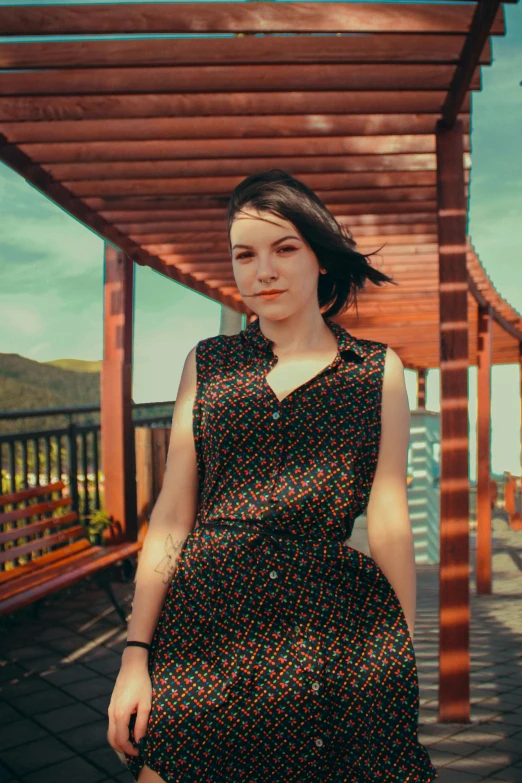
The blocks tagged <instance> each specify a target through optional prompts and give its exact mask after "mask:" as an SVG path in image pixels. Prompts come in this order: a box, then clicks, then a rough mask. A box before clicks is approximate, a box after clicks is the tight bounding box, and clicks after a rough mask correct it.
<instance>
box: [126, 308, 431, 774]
mask: <svg viewBox="0 0 522 783" xmlns="http://www.w3.org/2000/svg"><path fill="white" fill-rule="evenodd" d="M323 318H324V320H325V323H326V324H327V325H328V326H329V327H330V329H331V330H332V332H333V334H334V335H335V337H336V338H337V343H338V352H337V356H336V357H335V359H334V361H333V362H332V363H331V364H330V365H329V366H328V367H325V368H324V369H323V370H322V371H320V372H319V373H318V374H317V375H316V376H315V377H313V378H311V379H310V380H308V381H307V382H305V383H304V384H302V385H301V386H299V387H298V388H297V389H295V390H294V391H292V392H291V393H290V394H289V395H288V396H287V397H285V398H284V399H283V400H282V401H279V399H278V398H277V396H276V394H275V393H274V391H273V390H272V389H271V387H270V386H269V385H268V383H267V381H266V380H265V376H266V375H267V373H268V371H269V370H270V369H271V368H272V367H273V366H274V365H275V364H276V362H277V357H276V356H275V355H274V353H273V351H272V347H271V346H272V343H271V342H270V341H269V340H268V338H266V337H265V335H264V334H263V332H262V331H261V329H260V326H259V321H258V320H255V321H253V322H251V323H250V324H249V325H248V326H247V327H246V329H244V330H243V331H241V332H240V333H239V334H234V335H217V336H213V337H209V338H207V339H204V340H201V341H200V342H199V343H198V344H197V347H196V364H197V395H196V399H195V401H194V407H193V431H194V439H195V444H196V454H197V469H198V476H199V482H200V484H199V486H200V496H199V504H198V511H197V519H196V523H195V527H194V529H193V530H192V531H191V533H190V534H189V536H188V537H187V538H186V540H185V542H184V544H183V547H182V550H181V553H180V555H179V558H178V561H177V566H176V570H175V573H174V576H173V577H172V580H171V583H170V585H169V589H168V592H167V594H166V598H165V603H164V606H163V608H162V611H161V614H160V617H159V621H158V624H157V627H156V630H155V633H154V636H153V639H152V646H151V651H150V654H149V672H150V676H151V681H152V708H151V712H150V716H149V721H148V726H147V733H146V736H145V741H144V742H143V743H142V746H141V747H140V754H139V756H132V755H129V754H125V758H126V761H127V765H128V768H129V770H130V771H131V773H132V775H133V777H134V779H136V780H137V778H138V774H139V772H140V770H141V768H142V767H143V765H144V764H147V765H148V766H149V767H150V768H151V769H153V770H155V771H156V772H157V773H158V775H159V776H160V777H161V778H162V780H164V781H169V783H174V781H176V783H318V782H319V781H321V782H324V783H326V782H328V783H377V781H381V782H382V783H421V782H422V783H428V782H429V781H433V780H435V778H437V777H438V774H437V772H436V770H435V768H434V766H433V765H432V763H431V761H430V758H429V755H428V752H427V750H426V748H425V747H424V746H423V745H422V744H421V743H420V742H419V741H418V737H417V731H418V715H419V686H418V676H417V667H416V661H415V653H414V648H413V642H412V639H411V636H410V634H409V631H408V626H407V623H406V618H405V615H404V613H403V610H402V608H401V604H400V602H399V599H398V596H397V594H396V592H395V590H394V588H393V587H392V585H391V583H390V581H389V580H388V579H387V578H386V576H385V575H384V573H383V571H382V570H381V569H380V568H379V566H378V565H377V563H376V562H375V560H373V559H372V558H371V557H369V556H368V555H365V554H363V553H361V552H359V551H358V550H356V549H354V548H351V547H350V546H349V545H348V544H347V543H346V541H347V539H349V537H350V535H351V531H352V527H353V524H354V520H355V518H356V517H357V516H358V515H359V514H361V512H362V511H363V510H364V509H365V507H366V506H367V504H368V500H369V494H370V489H371V486H372V482H373V477H374V474H375V468H376V464H377V456H378V447H379V438H380V431H381V394H382V382H383V374H384V360H385V355H386V348H387V346H386V345H385V344H384V343H380V342H376V341H371V340H365V339H361V338H356V337H354V336H352V335H351V334H349V332H347V331H346V329H344V327H342V326H341V325H340V324H337V323H336V322H335V321H333V320H332V319H331V318H327V317H325V316H324V315H323ZM132 729H133V721H131V726H130V732H129V733H130V737H131V740H132V741H133V743H134V738H133V734H132ZM134 744H135V743H134Z"/></svg>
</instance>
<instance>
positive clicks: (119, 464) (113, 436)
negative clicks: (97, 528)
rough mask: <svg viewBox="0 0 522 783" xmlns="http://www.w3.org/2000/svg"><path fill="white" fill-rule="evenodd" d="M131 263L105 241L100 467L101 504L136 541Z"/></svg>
mask: <svg viewBox="0 0 522 783" xmlns="http://www.w3.org/2000/svg"><path fill="white" fill-rule="evenodd" d="M133 295H134V267H133V262H132V261H131V260H130V259H129V258H127V256H126V255H125V254H124V253H121V252H120V251H118V250H115V249H114V248H113V247H112V246H111V245H109V244H106V245H105V275H104V345H103V363H102V373H101V439H102V467H103V472H104V474H105V503H104V505H105V508H106V510H107V511H108V513H109V514H110V515H112V516H113V518H114V520H115V521H116V522H117V523H118V524H119V525H120V526H121V539H122V540H126V541H136V540H137V535H138V525H137V510H136V457H135V445H134V429H133V424H132V327H133V309H134V302H133Z"/></svg>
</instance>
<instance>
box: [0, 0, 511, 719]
mask: <svg viewBox="0 0 522 783" xmlns="http://www.w3.org/2000/svg"><path fill="white" fill-rule="evenodd" d="M503 33H504V16H503V6H502V3H501V2H500V1H499V0H480V1H479V2H462V3H460V4H445V3H419V4H410V3H407V4H406V3H400V2H398V3H391V4H382V3H378V2H375V3H372V2H365V3H350V2H335V3H328V2H321V3H314V2H311V3H310V2H305V3H285V2H281V3H279V2H278V3H272V2H266V3H248V2H246V3H241V2H239V3H172V4H171V3H158V4H153V3H150V4H149V3H147V4H129V5H126V4H115V5H105V4H98V5H97V4H94V5H90V4H88V5H58V6H4V7H0V35H4V36H12V37H13V38H12V42H10V43H3V44H0V68H1V69H4V72H3V73H2V79H1V81H0V159H1V160H3V161H4V162H5V163H6V164H7V165H8V166H10V167H11V168H12V169H14V170H15V171H17V172H18V173H19V174H20V175H21V176H23V177H24V178H25V179H26V180H27V181H28V182H30V183H31V184H32V185H34V186H35V187H36V188H38V189H39V190H40V191H41V192H42V193H44V194H45V195H46V196H47V197H49V198H50V199H51V200H53V201H54V202H55V203H57V204H59V205H60V206H61V207H63V208H64V209H65V210H66V211H67V212H68V213H69V214H71V215H73V216H74V217H76V218H77V219H79V220H80V221H81V222H82V223H83V224H84V225H86V226H88V227H90V228H91V229H93V230H94V231H95V232H96V233H97V234H98V235H99V236H100V237H102V238H103V239H104V240H105V241H106V243H107V244H106V258H105V346H104V348H105V350H104V360H103V372H102V436H103V444H104V445H103V465H104V470H105V475H106V485H107V489H106V506H107V507H108V509H109V511H111V512H112V513H113V515H114V516H115V517H116V518H117V519H119V520H120V521H121V522H122V523H123V524H124V526H125V530H126V535H127V537H128V538H130V539H132V538H133V537H134V538H135V537H136V535H137V523H136V489H135V479H134V476H135V466H134V444H133V439H132V435H133V430H132V423H131V379H132V308H133V303H132V290H133V269H134V263H137V264H141V265H144V266H148V267H150V268H151V269H154V270H156V271H158V272H160V273H161V274H163V275H164V276H165V277H167V278H170V279H172V280H175V281H176V282H178V283H181V284H183V285H185V286H187V287H189V288H191V289H192V290H194V291H196V292H198V293H200V294H203V295H205V296H208V297H210V298H212V299H214V300H215V301H217V302H220V303H221V304H222V305H223V306H226V307H227V308H230V309H231V310H235V311H237V312H238V313H242V312H245V313H247V314H250V311H249V309H248V307H247V306H246V305H245V304H244V303H243V301H242V299H241V297H240V295H239V293H238V291H237V288H236V286H235V282H234V277H233V273H232V267H231V262H230V257H229V253H228V247H227V240H226V223H225V208H226V204H227V202H228V198H229V196H230V193H231V191H232V189H233V188H234V187H235V186H236V185H237V184H238V183H239V182H240V181H241V180H242V179H243V178H244V177H245V176H247V175H248V174H250V173H252V172H254V171H258V170H263V169H267V168H271V167H279V168H284V169H286V170H287V171H289V172H291V173H292V174H295V176H298V177H299V178H301V179H302V180H303V181H304V182H306V183H307V184H308V185H309V186H310V187H312V188H313V189H314V190H315V191H316V192H317V193H318V194H319V196H321V198H322V199H323V200H324V201H325V203H326V204H327V206H328V207H329V209H330V210H331V211H332V212H333V213H334V214H335V215H336V217H337V218H338V219H339V220H340V221H342V222H344V223H346V224H347V225H348V227H349V228H350V229H351V230H352V233H353V235H354V238H355V239H356V241H357V244H358V246H359V248H360V249H362V250H363V252H364V251H367V252H371V251H374V250H376V249H377V248H379V247H380V246H381V245H382V244H385V247H384V248H383V250H382V251H381V253H380V255H379V256H374V257H373V260H372V263H373V264H374V265H378V266H379V267H380V268H382V269H383V271H385V272H386V273H388V274H391V275H392V276H393V277H394V279H395V280H397V282H398V283H399V284H400V285H399V286H385V287H383V288H374V287H372V288H371V289H369V290H367V291H365V292H363V293H362V295H360V297H359V318H358V319H357V320H355V318H354V316H353V314H352V313H351V312H350V313H347V314H345V315H344V316H342V317H340V319H339V321H340V323H342V324H343V325H344V326H345V327H346V328H347V329H349V330H350V331H352V332H354V333H356V334H357V335H358V336H361V337H367V338H370V339H378V340H382V341H384V342H387V343H388V344H390V345H391V346H392V347H393V348H394V349H395V350H396V351H397V352H398V353H399V355H400V356H401V358H402V360H403V362H404V364H405V366H407V367H409V368H412V369H415V370H417V371H418V378H419V387H418V388H419V394H418V402H419V405H420V406H422V405H423V404H424V391H423V390H424V380H425V373H426V370H427V369H429V368H435V367H440V371H441V453H442V463H441V479H440V486H441V519H440V526H441V539H440V543H441V547H440V553H441V555H440V558H441V559H440V691H439V719H440V720H441V721H459V722H465V721H468V720H469V714H470V713H469V456H468V381H467V371H468V367H469V365H473V364H476V365H478V372H479V384H478V389H479V393H478V481H477V514H478V545H477V546H478V551H477V563H478V565H477V586H478V590H479V592H481V593H488V592H491V516H490V496H489V492H490V486H489V478H490V373H491V365H492V364H495V363H502V364H504V363H512V362H517V363H518V362H520V359H521V355H522V350H521V346H522V318H521V316H520V315H519V314H518V313H517V312H515V310H514V309H513V308H512V307H511V306H510V305H509V304H508V303H507V302H506V301H505V300H503V299H502V297H501V296H500V294H499V293H498V292H497V291H496V290H495V288H494V286H493V284H492V282H491V281H490V279H489V278H488V276H487V275H486V273H485V271H484V269H483V267H482V266H481V264H480V261H479V259H478V257H477V254H476V252H475V250H474V248H473V246H472V244H471V241H470V239H469V238H468V236H467V233H466V218H467V196H468V183H469V169H470V165H471V162H470V155H469V149H470V141H469V134H470V92H471V91H473V90H479V89H480V66H481V65H489V64H490V63H491V44H490V36H493V35H502V34H503ZM78 34H80V35H87V36H90V39H89V40H77V39H74V38H72V37H71V36H74V35H78ZM139 34H147V35H149V36H150V35H151V34H155V37H154V38H150V37H149V38H141V39H140V38H134V39H121V40H110V39H108V38H103V37H102V36H107V35H139ZM179 34H181V35H189V36H191V37H182V38H179V37H178V38H176V37H173V36H176V35H179ZM23 36H26V37H27V36H35V38H34V39H32V40H31V41H25V42H24V41H20V40H18V38H19V37H23ZM48 36H60V37H62V40H59V41H55V40H46V39H47V38H48Z"/></svg>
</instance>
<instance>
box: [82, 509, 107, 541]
mask: <svg viewBox="0 0 522 783" xmlns="http://www.w3.org/2000/svg"><path fill="white" fill-rule="evenodd" d="M85 519H87V520H89V521H88V523H87V524H85V532H86V535H87V537H88V539H89V541H90V542H91V544H95V545H98V546H103V544H104V541H105V539H106V535H104V534H105V531H108V530H111V529H112V527H113V519H112V517H111V516H110V515H109V514H108V512H107V511H105V509H103V508H98V509H96V511H95V512H94V513H93V514H87V516H86V517H85Z"/></svg>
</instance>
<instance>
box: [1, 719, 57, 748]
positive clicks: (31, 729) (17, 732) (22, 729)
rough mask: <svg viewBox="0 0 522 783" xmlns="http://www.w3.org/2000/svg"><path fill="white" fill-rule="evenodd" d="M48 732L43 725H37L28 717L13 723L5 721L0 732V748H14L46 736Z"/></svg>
mask: <svg viewBox="0 0 522 783" xmlns="http://www.w3.org/2000/svg"><path fill="white" fill-rule="evenodd" d="M48 736H49V735H48V733H47V731H46V730H45V728H44V727H43V726H39V725H38V723H35V722H34V721H32V720H29V718H24V719H23V720H17V721H15V722H14V723H7V724H5V725H3V726H2V731H1V732H0V750H2V751H5V750H7V748H14V747H16V746H17V745H22V744H23V743H27V742H31V740H37V739H40V738H41V737H48Z"/></svg>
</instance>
